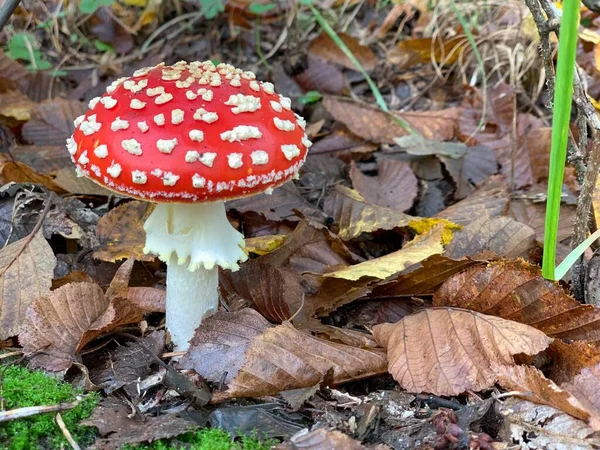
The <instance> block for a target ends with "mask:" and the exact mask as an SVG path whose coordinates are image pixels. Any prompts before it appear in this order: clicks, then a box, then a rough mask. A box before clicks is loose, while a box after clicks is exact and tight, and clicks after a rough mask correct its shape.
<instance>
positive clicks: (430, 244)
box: [323, 224, 446, 281]
mask: <svg viewBox="0 0 600 450" xmlns="http://www.w3.org/2000/svg"><path fill="white" fill-rule="evenodd" d="M445 231H446V228H445V226H444V225H442V224H439V225H436V226H434V227H433V228H432V229H431V230H429V231H427V232H425V233H423V234H420V235H419V236H417V237H416V238H414V239H413V240H412V241H410V242H409V243H408V244H406V245H405V246H404V247H403V248H401V249H400V250H398V251H396V252H393V253H390V254H388V255H385V256H382V257H380V258H375V259H370V260H368V261H365V262H362V263H359V264H355V265H353V266H350V267H346V268H344V269H341V270H336V271H335V272H330V273H327V274H325V275H323V276H324V277H326V278H342V279H344V280H352V281H356V280H359V279H360V278H362V277H370V278H377V279H380V280H384V279H386V278H388V277H389V276H391V275H394V274H396V273H398V272H401V271H403V270H404V269H406V268H408V267H410V266H412V265H413V264H416V263H418V262H421V261H423V260H424V259H426V258H428V257H430V256H432V255H437V254H440V253H442V252H443V251H444V245H443V239H444V238H443V236H444V232H445Z"/></svg>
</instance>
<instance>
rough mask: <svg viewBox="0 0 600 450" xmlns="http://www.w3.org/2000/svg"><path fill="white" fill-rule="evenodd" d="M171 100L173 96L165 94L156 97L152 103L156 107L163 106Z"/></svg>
mask: <svg viewBox="0 0 600 450" xmlns="http://www.w3.org/2000/svg"><path fill="white" fill-rule="evenodd" d="M171 100H173V96H172V95H171V94H169V93H166V92H165V93H164V94H160V95H159V96H158V97H156V98H155V99H154V103H156V104H157V105H163V104H165V103H167V102H170V101H171Z"/></svg>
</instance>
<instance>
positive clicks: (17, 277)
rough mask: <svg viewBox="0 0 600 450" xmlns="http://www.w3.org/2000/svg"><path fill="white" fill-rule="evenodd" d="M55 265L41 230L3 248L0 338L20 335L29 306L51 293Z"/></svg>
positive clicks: (0, 256)
mask: <svg viewBox="0 0 600 450" xmlns="http://www.w3.org/2000/svg"><path fill="white" fill-rule="evenodd" d="M55 266H56V257H55V256H54V252H53V251H52V248H51V247H50V244H48V242H47V241H46V239H44V235H43V234H42V231H41V230H40V231H38V232H37V233H36V234H35V235H29V236H26V237H24V238H23V239H20V240H18V241H16V242H13V243H12V244H9V245H7V246H6V247H4V248H3V249H2V250H0V284H1V288H2V289H1V291H0V339H7V338H9V337H11V336H16V335H17V334H18V333H19V328H20V327H21V324H22V323H23V321H24V320H25V316H26V311H27V308H29V305H31V304H32V303H33V302H34V300H35V299H36V298H38V297H41V296H44V295H47V294H49V293H50V287H51V286H52V278H53V277H54V267H55Z"/></svg>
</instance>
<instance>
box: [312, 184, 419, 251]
mask: <svg viewBox="0 0 600 450" xmlns="http://www.w3.org/2000/svg"><path fill="white" fill-rule="evenodd" d="M323 209H324V211H325V212H326V213H327V214H329V215H330V216H331V217H333V219H334V220H335V222H336V224H337V226H338V227H339V230H338V236H339V237H340V238H341V239H343V240H345V241H348V240H350V239H354V238H356V237H358V236H360V235H361V234H362V233H372V232H373V231H377V230H392V229H394V228H400V227H405V226H407V225H408V224H409V223H410V221H411V220H414V219H415V217H413V216H409V215H407V214H403V213H400V212H397V211H393V210H391V209H389V208H384V207H381V206H376V205H372V204H370V203H368V202H367V201H366V200H365V199H364V198H363V197H362V196H361V195H360V194H359V193H358V192H357V191H355V190H353V189H350V188H347V187H344V186H342V185H336V186H335V188H334V189H333V190H332V191H331V193H330V194H329V196H328V197H327V198H326V199H325V204H324V205H323Z"/></svg>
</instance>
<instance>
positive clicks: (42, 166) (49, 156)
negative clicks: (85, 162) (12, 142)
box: [12, 143, 74, 175]
mask: <svg viewBox="0 0 600 450" xmlns="http://www.w3.org/2000/svg"><path fill="white" fill-rule="evenodd" d="M12 155H13V156H14V158H15V160H16V161H18V162H20V163H23V164H25V165H27V166H29V167H31V168H32V169H33V170H35V171H37V172H39V173H42V174H44V175H52V174H53V173H54V172H56V171H58V170H60V169H62V168H65V167H68V166H72V163H71V155H69V152H66V151H65V145H64V143H63V144H61V145H18V146H16V147H15V149H14V150H13V152H12ZM73 167H74V166H73Z"/></svg>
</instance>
